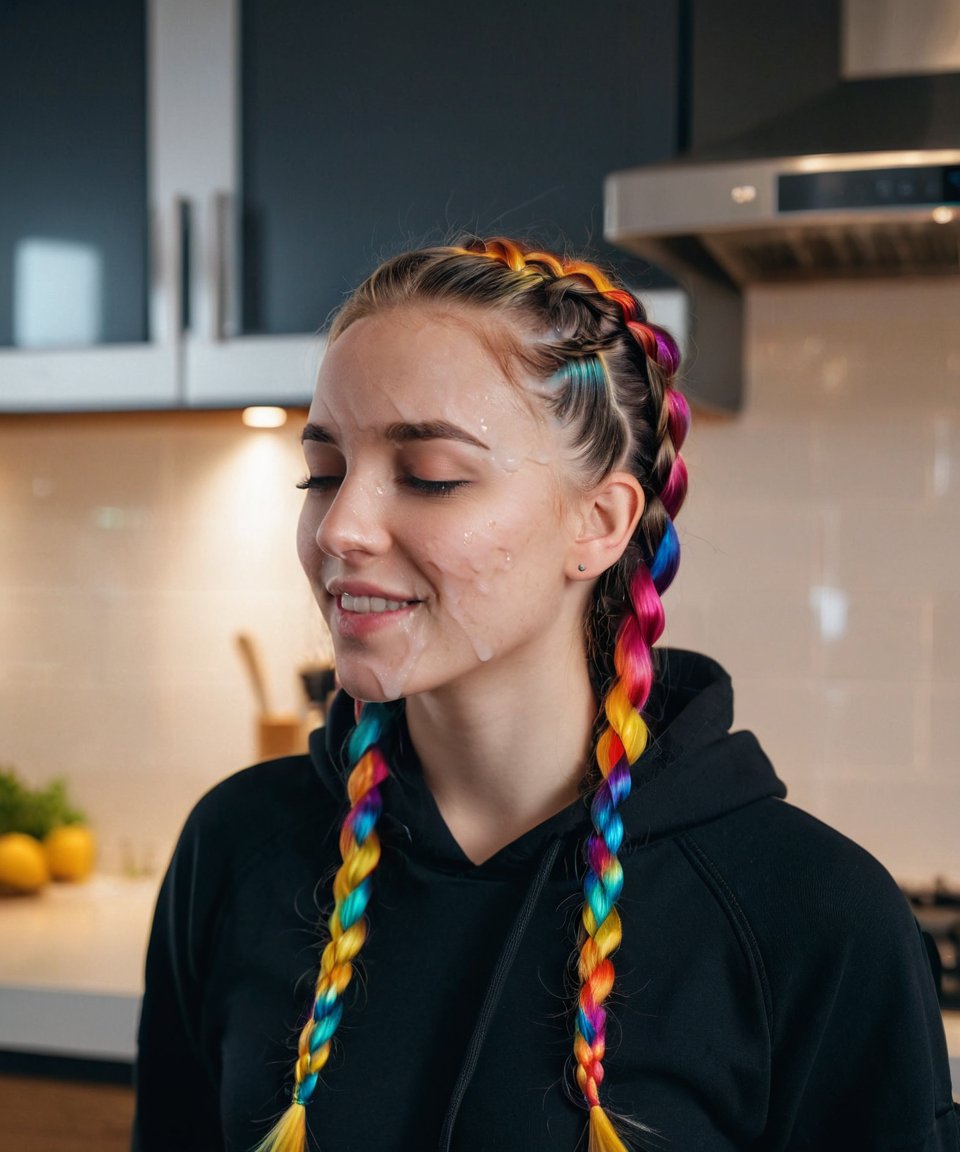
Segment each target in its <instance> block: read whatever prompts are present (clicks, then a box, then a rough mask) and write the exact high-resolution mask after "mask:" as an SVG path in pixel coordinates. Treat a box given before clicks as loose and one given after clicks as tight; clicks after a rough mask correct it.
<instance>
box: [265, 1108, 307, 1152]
mask: <svg viewBox="0 0 960 1152" xmlns="http://www.w3.org/2000/svg"><path fill="white" fill-rule="evenodd" d="M306 1148H307V1110H306V1108H305V1107H304V1106H303V1105H302V1104H301V1103H300V1102H299V1100H294V1102H293V1103H292V1104H291V1105H290V1107H289V1108H288V1109H287V1110H286V1112H284V1114H283V1115H282V1116H281V1117H280V1119H279V1121H278V1122H277V1123H276V1125H275V1126H274V1127H273V1128H272V1129H271V1130H270V1131H269V1132H268V1133H267V1135H266V1137H265V1138H264V1139H263V1140H262V1141H261V1142H260V1143H259V1144H258V1145H257V1146H256V1148H255V1149H254V1152H306Z"/></svg>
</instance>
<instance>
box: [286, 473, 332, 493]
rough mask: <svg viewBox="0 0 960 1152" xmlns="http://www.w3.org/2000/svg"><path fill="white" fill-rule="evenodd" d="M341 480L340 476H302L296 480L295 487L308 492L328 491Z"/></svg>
mask: <svg viewBox="0 0 960 1152" xmlns="http://www.w3.org/2000/svg"><path fill="white" fill-rule="evenodd" d="M342 480H343V477H342V476H304V478H303V479H302V480H300V481H298V482H297V487H298V488H302V489H305V490H306V491H308V492H329V491H330V490H331V489H332V488H336V487H337V486H338V485H339V484H340V483H341V482H342Z"/></svg>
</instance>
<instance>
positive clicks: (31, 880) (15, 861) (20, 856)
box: [0, 832, 50, 892]
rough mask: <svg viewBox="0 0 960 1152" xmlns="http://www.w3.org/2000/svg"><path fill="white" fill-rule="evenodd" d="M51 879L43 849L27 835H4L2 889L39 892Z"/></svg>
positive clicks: (0, 856) (0, 860) (1, 845)
mask: <svg viewBox="0 0 960 1152" xmlns="http://www.w3.org/2000/svg"><path fill="white" fill-rule="evenodd" d="M49 879H50V871H49V869H48V868H47V858H46V856H45V855H44V853H43V846H42V845H41V843H40V841H39V840H36V839H35V838H34V837H33V836H28V835H27V834H26V833H25V832H7V833H6V834H5V835H4V836H0V888H12V889H13V890H14V891H15V892H36V891H37V890H38V889H40V888H42V887H43V886H44V884H46V883H47V881H48V880H49Z"/></svg>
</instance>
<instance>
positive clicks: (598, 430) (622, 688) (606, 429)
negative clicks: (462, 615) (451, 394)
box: [257, 239, 690, 1152]
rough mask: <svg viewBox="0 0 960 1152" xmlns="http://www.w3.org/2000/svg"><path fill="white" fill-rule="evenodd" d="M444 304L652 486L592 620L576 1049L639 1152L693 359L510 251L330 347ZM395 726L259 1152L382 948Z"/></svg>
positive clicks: (367, 735)
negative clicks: (629, 1060) (649, 877)
mask: <svg viewBox="0 0 960 1152" xmlns="http://www.w3.org/2000/svg"><path fill="white" fill-rule="evenodd" d="M431 301H433V302H437V303H440V304H453V305H457V306H461V307H466V308H473V309H475V310H478V311H479V312H481V313H483V314H485V315H486V316H488V317H489V318H490V319H499V320H501V321H502V323H500V324H499V325H498V326H497V333H498V342H499V343H498V345H497V346H496V347H494V348H493V350H494V351H495V352H496V353H497V354H498V355H502V357H503V361H504V364H505V367H506V368H507V370H508V371H509V370H510V368H511V367H512V366H513V365H515V364H519V365H520V366H521V367H522V368H523V369H525V370H526V372H527V373H529V374H530V375H532V376H533V377H534V378H535V379H539V380H541V381H543V382H544V383H545V384H546V385H547V386H548V387H547V392H546V395H547V400H546V403H547V404H548V406H550V407H551V409H552V411H553V413H554V415H555V416H556V417H557V418H558V419H559V420H560V421H561V423H563V424H565V425H566V426H568V427H569V428H570V430H571V433H572V434H571V442H572V444H573V446H574V448H575V450H576V451H577V452H578V453H579V458H580V465H581V469H582V472H583V475H584V478H585V480H587V481H588V482H590V481H591V480H599V479H600V478H602V477H603V476H605V475H607V474H608V473H609V472H610V471H612V470H614V469H619V468H629V469H630V470H631V471H632V473H633V474H634V476H635V477H636V478H637V479H638V480H639V481H640V483H641V485H642V487H643V492H644V497H645V504H644V510H643V514H642V516H641V519H640V523H639V525H638V527H637V531H636V533H635V535H634V539H633V540H632V541H631V543H630V546H629V547H628V548H627V550H626V552H625V553H624V555H623V556H622V557H621V559H620V560H619V561H618V562H617V564H615V565H614V566H613V568H611V569H610V570H609V571H607V572H606V573H604V575H603V576H602V577H600V579H599V580H598V581H597V582H596V585H595V587H594V590H593V596H592V602H591V605H590V609H589V611H588V614H587V618H586V620H585V629H586V634H587V642H588V646H589V648H590V649H591V653H590V654H591V674H592V675H593V677H594V683H595V685H596V686H597V690H598V694H599V695H602V697H603V715H604V719H605V725H604V728H603V730H602V732H601V733H600V736H599V738H598V740H597V747H596V761H597V766H598V769H599V777H600V780H599V784H598V786H597V788H596V791H595V793H594V796H593V801H592V804H591V817H592V821H593V832H592V833H591V834H590V836H589V837H588V840H587V844H586V871H585V875H584V905H583V912H582V916H581V922H582V931H581V939H580V945H579V964H578V968H579V978H580V991H579V995H578V1000H577V1010H576V1015H575V1037H574V1057H575V1062H576V1081H577V1084H578V1085H579V1088H580V1090H581V1092H582V1093H583V1096H584V1099H585V1101H586V1104H587V1107H588V1109H589V1150H590V1152H626V1146H625V1145H624V1143H623V1141H622V1140H621V1139H620V1137H619V1136H618V1135H617V1133H616V1130H615V1129H614V1126H613V1124H612V1123H611V1121H610V1119H609V1117H608V1116H607V1114H606V1112H605V1111H604V1109H603V1107H602V1106H601V1104H600V1085H601V1083H602V1081H603V1075H604V1068H603V1060H604V1055H605V1050H606V1021H607V1011H606V1008H605V1007H604V1005H605V1003H606V1001H607V999H608V997H609V996H610V993H611V991H612V989H613V984H614V977H615V973H614V967H613V962H612V960H611V956H612V955H613V953H614V952H615V951H616V950H617V948H618V947H619V946H620V943H621V939H622V926H621V922H620V916H619V914H618V912H617V901H618V900H619V898H620V893H621V889H622V887H623V869H622V866H621V864H620V861H619V859H618V852H619V850H620V846H621V844H622V841H623V821H622V819H621V817H620V815H619V808H620V806H621V804H622V803H623V802H624V800H625V799H626V798H627V796H629V794H630V784H631V766H632V765H633V764H634V763H636V761H637V760H638V759H639V757H640V756H641V755H642V754H643V751H644V749H645V748H646V745H647V740H648V730H647V725H646V722H645V721H644V719H643V709H644V707H645V705H646V703H647V700H648V698H649V695H650V689H651V686H652V684H653V675H654V672H653V658H652V649H653V645H654V644H655V643H656V641H657V640H658V639H659V637H660V635H661V633H662V631H663V623H664V617H663V605H662V603H661V601H660V596H661V594H662V593H663V592H664V591H665V590H666V589H667V587H668V586H669V585H670V583H671V581H672V580H673V577H674V575H675V573H676V571H677V566H678V564H679V559H680V545H679V541H678V538H677V533H676V530H675V528H674V526H673V518H674V517H675V516H676V514H677V512H678V511H679V509H680V506H681V504H682V503H683V500H684V497H685V495H686V490H687V471H686V466H685V465H684V462H683V460H682V458H681V457H680V455H679V450H680V447H681V445H682V444H683V440H684V438H685V436H686V433H687V429H688V427H689V422H690V412H689V409H688V407H687V404H686V401H685V400H684V398H683V396H682V395H681V394H680V393H679V392H677V391H675V390H674V388H673V382H674V378H675V376H676V373H677V369H678V367H679V353H678V351H677V347H676V344H675V343H674V342H673V340H672V338H671V337H670V336H669V334H668V333H667V332H665V331H664V330H663V329H661V328H658V327H657V326H656V325H653V324H650V323H648V322H647V321H646V319H645V316H644V312H643V309H642V307H641V305H640V303H639V302H638V301H637V300H636V299H635V298H634V297H633V296H632V295H631V294H630V293H629V292H626V291H624V290H623V289H622V288H619V287H617V286H615V285H614V284H612V283H611V282H610V281H609V280H608V279H607V278H606V277H605V276H604V275H603V273H602V272H600V270H599V269H598V268H596V267H595V266H594V265H592V264H588V263H584V262H582V261H567V260H563V259H560V258H558V257H557V256H554V255H552V254H550V253H547V252H539V251H535V250H532V249H528V248H523V247H521V246H520V245H518V244H516V243H515V242H513V241H511V240H506V239H495V240H488V241H483V240H477V241H470V242H469V243H468V244H467V245H465V246H463V247H446V248H432V249H422V250H419V251H414V252H408V253H404V254H403V255H401V256H398V257H395V258H394V259H392V260H388V261H386V262H385V263H384V264H382V265H381V266H380V267H379V268H378V269H377V270H376V271H375V272H374V273H373V274H372V275H371V276H370V277H369V278H368V279H367V280H366V281H365V282H364V283H363V284H362V285H361V286H360V288H358V289H357V291H356V292H355V293H354V295H353V296H352V297H351V298H350V299H349V300H348V301H347V303H346V304H345V305H344V307H343V308H342V309H341V311H340V312H339V314H338V315H337V317H336V319H335V320H334V323H333V326H332V328H331V331H330V340H331V342H332V341H333V340H335V339H337V337H338V336H339V335H340V334H341V333H342V332H343V331H344V330H345V329H346V328H347V327H349V326H350V324H352V323H353V322H354V321H356V320H358V319H360V318H361V317H363V316H366V315H370V314H371V313H374V312H376V311H378V310H379V309H381V308H385V307H391V306H395V305H400V304H404V303H422V302H431ZM611 619H613V620H614V622H615V623H616V625H617V630H616V636H615V638H613V637H611V636H610V635H609V634H608V629H609V624H608V622H609V621H610V620H611ZM611 650H612V662H611V660H610V655H611ZM607 685H609V687H607V688H606V691H604V690H603V689H604V688H605V687H606V686H607ZM388 718H389V713H388V711H387V709H386V708H385V707H384V706H382V705H371V704H367V705H365V706H364V707H363V711H362V713H361V714H360V716H359V717H358V723H357V727H356V728H355V729H354V731H353V734H352V736H351V739H350V745H349V751H350V757H351V763H353V764H355V767H354V768H353V770H352V772H351V774H350V777H349V781H348V790H349V795H350V803H351V808H350V811H349V813H348V815H347V817H346V820H345V822H344V825H343V829H342V831H341V836H340V849H341V854H342V857H343V864H342V866H341V868H340V870H339V871H338V873H337V876H336V879H335V881H334V896H335V900H336V904H335V907H334V911H333V914H332V915H331V917H330V924H329V932H330V942H329V943H328V945H327V947H326V949H325V950H324V953H323V958H322V961H321V967H320V974H319V977H318V979H317V985H316V996H315V1001H314V1006H313V1012H312V1014H311V1017H310V1019H309V1020H308V1021H307V1024H306V1025H305V1026H304V1028H303V1031H302V1032H301V1034H300V1040H299V1046H298V1047H299V1051H298V1058H297V1063H296V1073H295V1078H296V1085H295V1088H294V1095H293V1102H292V1104H291V1105H290V1108H289V1109H288V1110H287V1112H286V1113H285V1114H284V1116H283V1117H282V1118H281V1120H280V1122H279V1123H278V1124H277V1126H276V1127H275V1128H274V1129H273V1131H272V1132H271V1133H270V1135H269V1136H268V1137H267V1138H266V1139H265V1140H264V1141H263V1142H262V1144H261V1145H260V1146H259V1147H258V1149H257V1152H303V1150H304V1149H305V1147H306V1118H305V1105H306V1103H307V1101H308V1100H309V1099H310V1097H311V1095H312V1093H313V1090H314V1088H315V1086H316V1084H317V1078H318V1076H319V1074H320V1071H321V1070H322V1068H323V1067H324V1065H325V1064H326V1062H327V1059H328V1057H329V1053H330V1044H331V1040H332V1038H333V1035H334V1033H335V1031H336V1028H337V1025H338V1023H339V1020H340V1016H341V1013H342V999H341V997H342V994H343V991H344V989H345V988H346V987H347V985H348V984H349V982H350V979H351V976H352V973H353V961H354V959H355V958H356V956H357V954H358V953H359V951H360V948H361V947H362V945H363V943H364V940H365V939H366V920H365V917H364V913H365V911H366V908H367V905H368V903H369V900H370V885H371V874H372V872H373V870H374V868H375V867H376V865H377V863H378V861H379V858H380V845H379V841H378V839H377V835H376V830H375V829H376V822H377V818H378V816H379V813H380V804H381V801H380V793H379V785H380V783H381V782H382V781H383V780H384V778H385V777H386V776H387V774H388V770H387V766H386V762H385V760H384V758H383V756H382V754H381V753H380V751H379V747H378V744H379V742H380V740H381V738H382V735H383V732H384V731H385V729H386V725H387V723H388Z"/></svg>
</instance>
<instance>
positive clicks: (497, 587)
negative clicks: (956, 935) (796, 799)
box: [137, 240, 960, 1152]
mask: <svg viewBox="0 0 960 1152" xmlns="http://www.w3.org/2000/svg"><path fill="white" fill-rule="evenodd" d="M677 366H678V357H677V352H676V347H675V345H674V343H673V341H672V340H671V339H670V337H669V336H668V335H667V334H666V333H665V332H663V331H662V330H660V329H658V328H657V327H655V326H653V325H651V324H649V323H647V321H646V319H645V317H644V313H643V310H642V308H641V306H640V305H639V303H638V302H637V301H636V299H635V298H634V297H633V296H632V295H630V294H629V293H628V292H626V291H625V290H624V289H622V288H620V287H617V286H615V285H613V284H612V283H611V282H610V281H609V280H608V279H607V278H606V277H605V276H604V275H603V274H602V273H601V272H600V271H599V270H598V269H596V268H595V267H593V266H592V265H589V264H585V263H581V262H576V261H564V260H561V259H559V258H557V257H555V256H553V255H550V254H547V253H542V252H536V251H530V250H527V249H525V248H524V247H523V246H521V245H518V244H515V243H512V242H509V241H506V240H494V241H490V242H487V243H482V242H476V243H470V244H468V245H466V246H465V247H457V248H437V249H428V250H424V251H420V252H413V253H408V254H406V255H404V256H401V257H398V258H396V259H394V260H390V261H388V262H387V263H386V264H385V265H383V266H382V267H381V268H380V269H378V270H377V271H376V272H375V273H374V274H373V275H372V276H371V277H370V279H369V280H368V281H367V282H366V283H365V284H364V285H362V286H361V288H360V289H359V290H358V291H357V293H356V294H355V295H354V296H353V297H352V298H351V299H350V300H349V301H348V303H347V304H346V305H345V307H344V308H343V310H342V311H341V312H340V314H339V316H338V317H337V319H336V321H335V323H334V325H333V329H332V331H331V334H330V343H329V347H328V351H327V354H326V357H325V359H324V363H323V366H322V368H321V371H320V375H319V380H318V384H317V390H316V396H315V399H314V402H313V405H312V407H311V410H310V415H309V422H308V424H307V426H306V428H305V430H304V435H303V443H304V453H305V456H306V462H307V470H308V475H307V477H306V479H305V480H304V482H303V487H304V488H305V490H306V495H305V501H304V506H303V513H302V517H301V523H300V532H299V540H298V547H299V554H300V558H301V561H302V563H303V567H304V569H305V571H306V573H307V576H308V577H309V580H310V582H311V585H312V587H313V590H314V592H315V595H316V598H317V600H318V602H319V604H320V607H321V609H322V611H323V614H324V616H325V619H326V621H327V623H328V625H329V627H330V631H331V634H332V636H333V641H334V645H335V650H336V656H337V668H338V673H339V677H340V680H341V683H342V684H343V686H344V689H345V691H344V692H342V693H341V694H340V696H339V697H338V698H337V701H336V702H335V704H334V707H333V709H332V713H331V717H330V720H329V723H328V726H327V729H326V731H318V732H316V733H314V737H313V740H312V742H311V756H310V757H309V758H308V757H293V758H290V759H288V760H284V761H275V762H272V763H269V764H266V765H259V766H257V767H255V768H252V769H249V770H248V771H246V772H243V773H240V774H238V775H237V776H235V777H232V778H231V779H229V780H227V781H225V782H224V783H222V784H221V785H219V786H218V787H217V788H215V789H214V790H213V791H212V792H211V793H209V794H208V795H207V796H206V797H205V798H204V799H203V800H202V801H201V802H200V804H199V805H198V806H197V808H196V809H195V811H194V812H193V813H192V815H191V817H190V819H189V821H188V823H187V826H186V828H185V830H184V833H183V836H182V838H181V841H180V843H179V845H178V847H177V850H176V853H175V855H174V858H173V861H172V863H171V866H170V871H169V873H168V875H167V877H166V880H165V882H164V886H163V889H162V891H161V894H160V900H159V906H158V911H157V918H156V923H155V927H154V933H153V937H152V940H151V944H150V951H149V956H148V962H147V990H146V995H145V999H144V1006H143V1015H142V1020H141V1032H140V1056H139V1062H138V1072H137V1077H138V1121H137V1131H138V1134H139V1141H140V1148H141V1149H142V1150H143V1152H152V1150H153V1149H164V1150H166V1149H169V1150H171V1152H172V1150H174V1149H176V1150H178V1152H189V1150H191V1149H205V1150H208V1149H214V1148H229V1149H236V1150H238V1152H239V1150H243V1152H248V1150H249V1149H251V1148H253V1147H254V1146H257V1145H259V1146H260V1147H261V1148H262V1149H264V1150H270V1152H300V1150H301V1149H303V1148H306V1147H309V1148H314V1147H316V1148H320V1149H329V1150H331V1152H347V1150H349V1149H360V1148H369V1147H376V1148H377V1149H378V1150H382V1152H387V1150H401V1149H404V1150H407V1149H409V1150H413V1152H419V1150H421V1149H433V1148H437V1147H439V1148H441V1149H444V1150H446V1149H453V1148H456V1149H463V1150H478V1152H479V1150H480V1149H498V1150H499V1149H524V1150H525V1152H526V1150H532V1149H541V1148H542V1149H569V1150H570V1152H573V1149H575V1148H577V1147H578V1145H579V1143H580V1141H581V1139H582V1136H583V1131H584V1126H585V1125H586V1126H587V1127H588V1128H589V1142H590V1148H591V1149H593V1150H594V1152H614V1150H620V1149H622V1148H624V1147H625V1146H627V1145H628V1144H632V1145H633V1146H635V1147H637V1148H640V1147H642V1148H661V1147H662V1148H667V1147H670V1148H675V1149H696V1150H698V1152H702V1150H710V1152H713V1150H717V1152H719V1150H721V1149H724V1150H725V1149H746V1148H749V1149H764V1150H770V1152H773V1150H779V1149H790V1150H800V1149H817V1150H820V1152H823V1150H830V1149H837V1150H839V1149H845V1150H847V1149H853V1148H870V1149H894V1148H896V1149H908V1148H909V1149H918V1150H920V1149H923V1150H930V1149H946V1148H951V1149H956V1148H957V1146H958V1141H960V1134H958V1129H957V1122H956V1116H955V1114H954V1109H953V1106H952V1104H951V1097H950V1085H949V1076H948V1071H947V1063H946V1054H945V1049H944V1042H943V1033H942V1027H941V1024H940V1020H939V1013H938V1007H937V1003H936V997H935V994H934V989H933V985H932V981H931V977H930V974H929V970H928V966H927V961H926V958H925V953H924V949H923V946H922V943H921V939H920V936H919V934H918V932H917V928H916V925H915V923H914V921H913V919H912V917H911V915H910V912H909V910H908V908H907V906H906V905H905V903H904V901H903V899H902V898H901V896H900V894H899V892H898V891H897V889H896V887H895V885H894V884H893V881H892V880H891V879H890V878H889V877H888V875H887V874H886V873H885V872H884V871H883V869H882V868H881V867H880V866H879V865H878V864H877V863H876V862H875V861H874V860H872V858H870V857H869V856H867V855H866V854H865V853H864V852H862V851H861V850H860V849H858V848H857V847H855V846H854V845H853V844H851V843H850V842H849V841H847V840H845V839H844V838H843V837H841V836H839V835H838V834H837V833H835V832H833V831H831V830H830V829H828V828H826V827H824V826H823V825H822V824H820V823H818V822H817V821H815V820H813V819H812V818H811V817H808V816H806V815H805V814H803V813H802V812H800V811H798V810H796V809H793V808H791V807H790V806H788V805H787V804H785V803H784V802H783V797H784V795H785V790H784V788H783V785H782V784H781V783H780V781H779V780H778V779H777V777H776V775H775V774H774V772H773V769H772V767H771V766H770V764H769V762H768V760H767V759H766V757H765V756H764V754H763V752H762V751H761V750H760V747H759V745H758V744H757V742H756V740H755V739H754V738H753V736H752V735H750V734H749V733H745V732H739V733H735V734H731V733H730V732H729V726H730V723H731V719H732V693H731V688H730V683H729V679H728V678H727V676H726V675H725V673H724V672H723V670H722V669H721V668H720V667H719V666H718V665H716V664H715V663H713V662H712V661H710V660H708V659H706V658H705V657H701V656H697V655H695V654H692V653H684V652H665V651H659V650H658V651H657V652H656V653H655V652H654V644H655V643H656V641H657V639H658V637H659V636H660V633H661V631H662V628H663V609H662V606H661V601H660V596H661V594H662V593H663V592H664V591H665V590H666V588H667V587H668V585H669V584H670V582H671V580H672V579H673V576H674V574H675V572H676V568H677V563H678V558H679V547H678V543H677V535H676V532H675V529H674V526H673V519H674V517H675V516H676V514H677V512H678V511H679V509H680V506H681V504H682V502H683V498H684V495H685V492H686V486H687V484H686V470H685V468H684V465H683V462H682V459H681V457H680V455H679V450H680V447H681V445H682V443H683V439H684V436H685V433H686V430H687V424H688V413H687V407H686V404H685V402H684V400H683V398H682V396H681V395H680V393H679V392H677V391H675V389H674V386H673V385H674V379H675V375H676V371H677ZM360 702H365V703H363V704H361V703H360ZM347 795H349V799H347ZM334 874H335V875H334ZM331 878H332V898H331V896H330V881H331ZM331 899H332V912H331V911H330V909H331ZM318 908H322V909H323V910H324V912H325V913H327V914H328V915H329V919H328V920H326V921H325V924H324V928H323V931H322V933H318V932H317V922H318V912H317V909H318ZM318 952H320V956H319V960H318V957H317V953H318ZM311 1001H312V1008H311V1007H310V1004H311ZM297 1033H299V1038H298V1040H297V1041H296V1042H294V1040H293V1037H294V1036H296V1034H297ZM291 1093H292V1096H291ZM284 1109H286V1110H285V1111H284ZM281 1113H282V1117H281V1119H280V1121H279V1123H278V1124H277V1125H276V1126H275V1127H274V1128H273V1129H272V1131H268V1130H269V1129H270V1128H271V1125H272V1124H273V1122H274V1121H275V1120H276V1119H277V1116H278V1115H280V1114H281Z"/></svg>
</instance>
